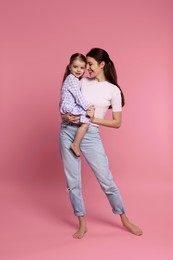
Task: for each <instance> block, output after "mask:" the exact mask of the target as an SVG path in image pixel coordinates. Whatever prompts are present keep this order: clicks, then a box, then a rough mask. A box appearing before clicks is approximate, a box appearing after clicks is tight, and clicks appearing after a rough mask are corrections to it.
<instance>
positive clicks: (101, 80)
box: [95, 75, 106, 82]
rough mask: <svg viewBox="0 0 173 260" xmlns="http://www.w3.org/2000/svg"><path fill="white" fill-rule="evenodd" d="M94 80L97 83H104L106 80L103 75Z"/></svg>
mask: <svg viewBox="0 0 173 260" xmlns="http://www.w3.org/2000/svg"><path fill="white" fill-rule="evenodd" d="M95 80H97V81H98V82H103V81H106V78H105V76H104V75H99V76H98V77H96V78H95Z"/></svg>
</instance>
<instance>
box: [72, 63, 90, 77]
mask: <svg viewBox="0 0 173 260" xmlns="http://www.w3.org/2000/svg"><path fill="white" fill-rule="evenodd" d="M85 68H86V63H85V62H84V61H81V60H79V59H76V60H74V61H73V62H72V64H70V65H69V70H70V72H71V74H73V75H74V76H75V77H76V78H80V77H82V76H83V74H84V72H85Z"/></svg>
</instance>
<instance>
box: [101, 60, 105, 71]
mask: <svg viewBox="0 0 173 260" xmlns="http://www.w3.org/2000/svg"><path fill="white" fill-rule="evenodd" d="M104 66H105V62H104V61H102V62H101V63H100V68H101V69H103V68H104Z"/></svg>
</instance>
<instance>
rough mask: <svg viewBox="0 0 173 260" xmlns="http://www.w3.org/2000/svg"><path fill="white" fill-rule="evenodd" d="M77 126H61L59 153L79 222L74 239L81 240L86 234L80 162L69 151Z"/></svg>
mask: <svg viewBox="0 0 173 260" xmlns="http://www.w3.org/2000/svg"><path fill="white" fill-rule="evenodd" d="M77 129H78V126H70V125H68V124H62V126H61V132H60V152H61V156H62V161H63V165H64V172H65V176H66V182H67V189H68V192H69V197H70V201H71V205H72V207H73V210H74V214H75V216H77V217H78V220H79V229H78V231H77V232H76V233H75V234H74V238H82V237H83V236H84V234H85V232H86V221H85V217H84V216H85V207H84V202H83V197H82V191H81V188H82V187H81V162H80V158H78V157H76V156H75V155H74V154H73V152H72V151H71V150H70V145H71V143H72V141H73V139H74V137H75V135H76V132H77Z"/></svg>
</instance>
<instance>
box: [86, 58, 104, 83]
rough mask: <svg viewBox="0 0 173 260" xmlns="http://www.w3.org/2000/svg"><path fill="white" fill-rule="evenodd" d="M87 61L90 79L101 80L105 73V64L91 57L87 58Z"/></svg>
mask: <svg viewBox="0 0 173 260" xmlns="http://www.w3.org/2000/svg"><path fill="white" fill-rule="evenodd" d="M86 59H87V70H88V72H89V75H90V78H92V79H95V78H96V79H97V78H99V77H100V76H101V75H102V73H103V64H102V63H100V64H99V63H98V62H97V61H96V60H95V59H94V58H91V57H89V56H87V57H86Z"/></svg>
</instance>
